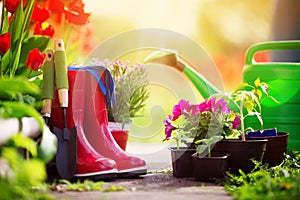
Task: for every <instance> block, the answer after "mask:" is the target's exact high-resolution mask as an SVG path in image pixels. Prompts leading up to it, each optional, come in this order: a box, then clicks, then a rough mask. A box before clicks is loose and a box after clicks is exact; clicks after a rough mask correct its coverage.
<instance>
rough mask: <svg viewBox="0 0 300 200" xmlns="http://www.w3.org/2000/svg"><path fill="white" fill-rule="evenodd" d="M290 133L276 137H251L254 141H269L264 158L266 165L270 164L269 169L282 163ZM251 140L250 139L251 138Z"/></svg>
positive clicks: (280, 133)
mask: <svg viewBox="0 0 300 200" xmlns="http://www.w3.org/2000/svg"><path fill="white" fill-rule="evenodd" d="M288 136H289V133H286V132H278V133H277V135H276V136H266V137H263V136H260V137H251V139H254V140H261V139H266V138H267V139H268V142H267V147H266V152H265V155H264V158H263V162H264V163H268V164H269V167H274V166H277V165H279V164H280V163H282V161H283V159H284V154H285V153H286V150H287V146H288ZM249 138H250V137H249Z"/></svg>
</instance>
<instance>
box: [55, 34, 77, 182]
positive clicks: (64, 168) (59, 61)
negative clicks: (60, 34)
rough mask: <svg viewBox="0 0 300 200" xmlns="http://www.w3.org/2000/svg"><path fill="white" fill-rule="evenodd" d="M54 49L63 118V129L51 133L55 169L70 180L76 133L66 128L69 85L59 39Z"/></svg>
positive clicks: (74, 162) (73, 163)
mask: <svg viewBox="0 0 300 200" xmlns="http://www.w3.org/2000/svg"><path fill="white" fill-rule="evenodd" d="M54 47H55V52H54V64H55V78H56V88H57V93H58V99H59V103H60V107H61V108H62V116H63V129H60V128H58V127H53V132H54V134H55V135H56V137H57V141H58V145H57V153H56V167H57V171H58V173H59V175H60V176H61V177H62V178H63V179H71V178H72V176H73V174H74V172H75V170H76V162H77V131H76V126H74V127H72V128H71V129H70V130H69V129H68V127H67V119H66V117H67V116H66V112H67V107H68V100H69V99H68V89H69V84H68V75H67V66H66V54H65V49H64V43H63V41H62V40H61V39H57V40H55V41H54Z"/></svg>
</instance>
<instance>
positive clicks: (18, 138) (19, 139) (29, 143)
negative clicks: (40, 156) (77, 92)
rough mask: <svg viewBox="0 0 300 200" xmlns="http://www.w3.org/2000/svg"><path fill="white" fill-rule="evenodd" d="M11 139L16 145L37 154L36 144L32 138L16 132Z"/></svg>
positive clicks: (33, 154) (34, 155) (34, 154)
mask: <svg viewBox="0 0 300 200" xmlns="http://www.w3.org/2000/svg"><path fill="white" fill-rule="evenodd" d="M11 140H12V141H13V142H14V145H15V146H16V147H21V148H24V149H26V150H27V151H29V152H30V154H31V155H32V156H33V157H36V156H37V149H36V144H35V141H33V140H32V139H30V138H28V137H25V136H23V135H22V134H16V135H14V136H12V137H11Z"/></svg>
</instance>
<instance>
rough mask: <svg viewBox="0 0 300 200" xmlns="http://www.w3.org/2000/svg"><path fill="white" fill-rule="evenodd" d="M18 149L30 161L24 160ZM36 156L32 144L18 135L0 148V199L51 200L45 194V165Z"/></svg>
mask: <svg viewBox="0 0 300 200" xmlns="http://www.w3.org/2000/svg"><path fill="white" fill-rule="evenodd" d="M19 148H22V149H24V150H26V151H27V152H28V156H31V159H28V158H27V159H24V158H23V157H22V156H21V155H20V153H19ZM29 154H30V155H29ZM36 156H37V149H36V145H35V144H34V142H33V141H31V139H29V138H25V137H23V136H22V135H20V134H19V135H17V136H15V137H13V138H11V140H10V141H9V142H8V143H7V144H6V146H4V147H2V148H1V157H0V169H1V170H0V188H1V196H0V199H52V197H51V196H50V195H48V194H47V186H46V184H45V180H46V178H47V174H46V169H45V165H44V163H43V162H42V161H41V160H40V159H38V158H37V157H36Z"/></svg>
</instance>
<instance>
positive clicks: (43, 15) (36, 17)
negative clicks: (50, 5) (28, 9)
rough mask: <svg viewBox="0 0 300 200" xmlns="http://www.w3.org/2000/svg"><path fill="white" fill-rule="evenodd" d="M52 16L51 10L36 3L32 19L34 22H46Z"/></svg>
mask: <svg viewBox="0 0 300 200" xmlns="http://www.w3.org/2000/svg"><path fill="white" fill-rule="evenodd" d="M49 16H50V13H49V10H48V9H46V8H43V7H41V6H39V5H38V4H37V3H35V4H34V8H33V13H32V17H31V20H32V21H34V22H40V23H42V22H44V21H46V20H47V19H48V18H49Z"/></svg>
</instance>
